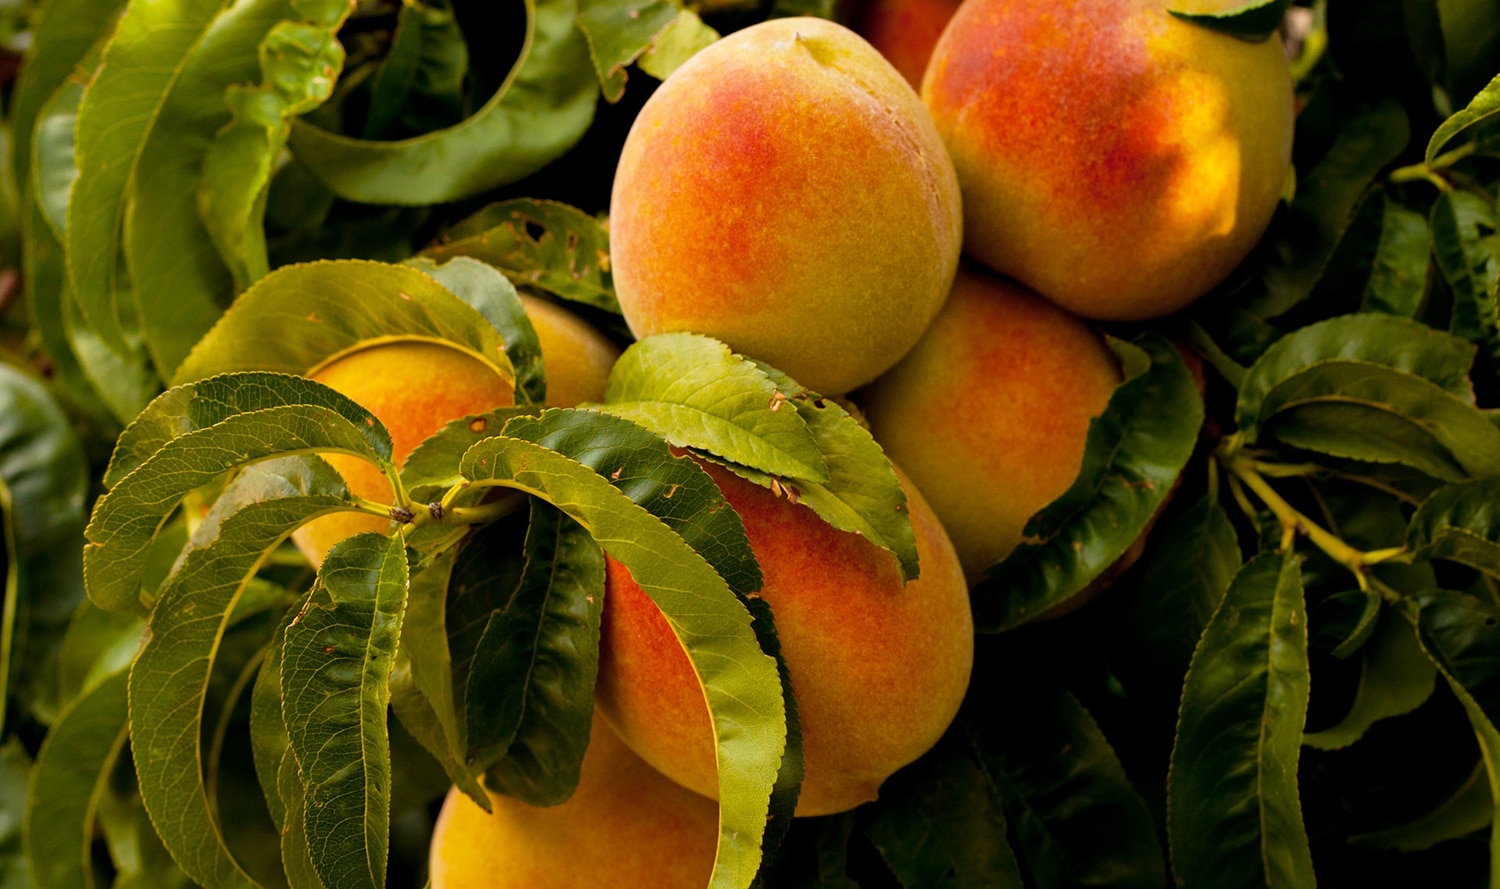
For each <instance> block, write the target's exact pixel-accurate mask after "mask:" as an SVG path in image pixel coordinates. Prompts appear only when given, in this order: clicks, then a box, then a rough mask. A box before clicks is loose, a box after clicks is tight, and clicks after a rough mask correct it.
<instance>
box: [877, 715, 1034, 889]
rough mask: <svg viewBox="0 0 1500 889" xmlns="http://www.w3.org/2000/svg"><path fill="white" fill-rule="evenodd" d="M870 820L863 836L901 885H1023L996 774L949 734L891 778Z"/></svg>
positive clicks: (971, 888) (979, 888)
mask: <svg viewBox="0 0 1500 889" xmlns="http://www.w3.org/2000/svg"><path fill="white" fill-rule="evenodd" d="M866 818H867V819H868V820H867V822H866V824H865V826H864V830H865V834H866V836H868V837H869V838H870V842H871V843H873V844H874V846H875V848H876V850H877V851H878V852H879V853H880V857H881V858H882V859H884V861H885V863H886V865H887V866H888V867H889V868H890V869H891V871H892V872H893V873H894V874H895V875H896V878H897V879H898V880H900V881H901V885H903V886H911V887H916V886H952V887H954V889H1012V887H1014V889H1020V887H1022V886H1024V885H1025V883H1024V882H1023V881H1022V879H1021V871H1020V867H1019V866H1018V865H1017V863H1016V855H1015V852H1013V851H1012V850H1011V848H1010V843H1009V842H1008V841H1007V839H1006V835H1005V832H1006V830H1005V829H1006V824H1005V812H1004V810H1003V809H1002V807H1001V804H1000V796H999V792H998V790H997V789H996V787H995V782H994V778H993V776H991V775H990V774H988V773H987V772H986V771H985V770H984V769H983V768H982V767H981V766H980V765H979V764H978V763H976V762H975V761H974V759H973V758H972V756H971V755H970V753H969V751H968V750H966V749H965V745H964V744H963V742H962V741H960V740H959V739H957V738H956V737H954V736H952V735H949V736H947V737H945V738H944V739H943V740H941V741H939V742H938V744H937V746H936V747H934V748H933V749H932V750H931V751H929V752H928V753H927V755H925V756H923V757H922V758H921V759H919V760H917V761H916V762H915V763H913V764H911V765H909V766H907V767H906V768H905V769H902V770H901V771H899V772H897V773H896V774H895V775H893V776H891V778H890V779H888V780H887V781H886V783H885V785H884V786H883V787H881V789H880V799H878V800H876V801H875V803H874V804H873V805H872V806H870V807H869V810H868V811H867V813H866Z"/></svg>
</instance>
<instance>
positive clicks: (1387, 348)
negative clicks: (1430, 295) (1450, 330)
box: [1235, 314, 1500, 481]
mask: <svg viewBox="0 0 1500 889" xmlns="http://www.w3.org/2000/svg"><path fill="white" fill-rule="evenodd" d="M1472 360H1473V346H1472V345H1470V344H1469V343H1467V342H1465V341H1463V340H1461V339H1459V338H1457V337H1453V336H1450V335H1448V334H1444V333H1440V332H1438V331H1434V330H1432V329H1431V328H1429V327H1427V326H1425V325H1423V324H1420V323H1418V322H1416V321H1411V320H1408V319H1404V318H1397V317H1394V316H1390V315H1375V314H1369V315H1348V316H1344V317H1340V318H1333V319H1329V320H1328V321H1324V322H1320V323H1317V324H1312V325H1309V326H1307V327H1304V328H1302V329H1301V330H1298V331H1296V332H1295V333H1292V334H1288V335H1287V336H1286V337H1284V338H1282V339H1281V340H1279V341H1278V342H1277V343H1276V344H1275V345H1274V346H1272V347H1271V348H1270V349H1267V350H1266V353H1265V354H1264V355H1263V356H1262V357H1261V359H1260V360H1259V361H1257V362H1256V363H1255V365H1254V366H1252V367H1251V368H1250V371H1249V373H1247V374H1246V376H1245V381H1244V383H1243V385H1242V386H1241V387H1240V393H1239V403H1238V404H1237V406H1236V409H1235V415H1236V420H1237V422H1238V423H1239V425H1240V428H1241V430H1242V431H1243V433H1244V435H1245V438H1246V441H1247V442H1249V443H1254V442H1256V441H1257V440H1259V438H1260V437H1261V436H1262V434H1269V435H1272V436H1274V437H1276V438H1278V439H1280V440H1281V441H1284V442H1286V443H1287V444H1291V445H1293V446H1296V447H1302V448H1307V449H1309V450H1315V451H1318V452H1320V453H1326V454H1332V455H1334V456H1337V457H1347V458H1351V459H1356V460H1368V461H1372V462H1395V463H1401V464H1403V465H1406V466H1410V467H1412V468H1415V469H1418V470H1421V471H1422V472H1425V473H1428V474H1429V475H1431V476H1433V477H1434V478H1438V479H1442V480H1446V481H1457V480H1460V479H1463V478H1466V477H1469V476H1471V475H1472V476H1483V475H1495V474H1500V429H1497V428H1496V427H1495V425H1494V424H1493V423H1491V422H1490V421H1489V420H1488V419H1487V418H1486V417H1485V416H1484V414H1482V413H1481V412H1479V411H1478V410H1477V409H1476V408H1475V407H1474V406H1473V404H1474V393H1473V388H1472V386H1471V385H1470V383H1469V378H1468V366H1469V363H1470V362H1471V361H1472Z"/></svg>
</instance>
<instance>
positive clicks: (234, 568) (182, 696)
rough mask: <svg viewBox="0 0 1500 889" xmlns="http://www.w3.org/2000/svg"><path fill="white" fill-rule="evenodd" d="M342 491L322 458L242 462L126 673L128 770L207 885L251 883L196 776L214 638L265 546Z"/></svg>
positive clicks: (185, 863) (166, 589)
mask: <svg viewBox="0 0 1500 889" xmlns="http://www.w3.org/2000/svg"><path fill="white" fill-rule="evenodd" d="M347 496H348V492H347V490H346V489H345V487H344V483H343V479H341V478H340V477H339V475H338V474H337V473H336V472H334V471H333V469H332V468H331V467H329V466H328V464H326V463H324V462H322V461H315V460H305V459H303V460H286V461H276V462H275V463H270V464H264V465H262V466H258V467H254V468H252V469H251V470H248V471H246V472H245V473H243V474H242V475H241V477H240V478H239V479H238V480H237V481H236V482H235V483H233V484H232V485H231V486H230V487H229V488H228V489H227V490H226V492H225V494H224V495H223V496H222V497H221V498H220V504H225V503H226V502H227V503H230V504H237V505H238V508H235V509H232V510H230V509H228V508H227V507H225V512H226V513H227V514H223V515H214V516H212V517H211V518H212V521H209V520H207V519H206V520H205V521H204V524H203V525H202V526H200V527H199V529H198V531H197V533H196V534H195V535H194V537H193V540H192V543H191V544H190V545H189V548H188V550H187V551H186V552H185V553H184V555H183V557H182V560H181V562H180V564H179V565H178V567H177V569H176V570H175V571H174V572H173V574H172V576H171V577H170V578H169V579H168V581H167V583H166V584H165V585H163V587H162V590H161V595H160V597H159V599H158V601H157V603H156V607H155V608H154V609H153V610H152V612H151V618H150V633H149V635H148V636H147V639H146V644H145V645H144V646H143V647H142V648H141V652H140V654H139V655H138V656H137V658H136V663H135V667H134V669H133V670H132V671H131V676H130V698H131V741H132V744H133V745H134V750H135V755H136V773H137V776H138V777H139V779H140V788H141V798H142V800H143V801H144V802H145V804H146V809H147V811H149V812H150V813H151V819H152V822H153V823H154V824H155V825H156V829H157V831H158V832H159V833H160V835H161V838H162V842H163V843H165V844H166V846H167V848H168V849H169V850H171V852H172V855H173V857H174V858H175V859H177V862H178V864H179V865H180V866H181V867H182V869H183V870H184V871H185V872H186V873H187V874H188V875H189V876H191V877H192V878H193V879H195V880H197V881H198V882H200V883H203V884H205V885H211V886H238V887H249V886H252V885H253V881H251V880H250V878H249V877H248V876H247V875H246V874H245V872H244V871H243V870H241V869H240V866H239V864H238V863H236V862H235V860H234V858H233V857H232V856H231V855H230V853H229V851H228V849H227V847H226V846H225V845H224V840H223V837H222V833H221V828H220V825H219V823H218V819H217V818H216V817H215V815H214V812H215V809H214V806H213V804H212V803H211V802H210V800H209V797H208V794H207V789H206V788H205V786H204V785H203V782H202V780H201V779H199V778H198V776H200V775H201V774H202V768H203V762H202V759H203V755H204V751H203V750H202V749H201V747H200V743H199V738H200V734H201V732H202V720H203V714H202V711H201V710H200V707H201V706H202V702H203V700H204V697H205V696H206V694H207V692H208V687H209V682H210V680H211V678H212V671H213V666H214V657H215V653H216V651H217V647H218V645H219V644H220V641H221V640H222V638H223V636H224V633H225V632H226V630H227V628H228V626H229V622H230V616H231V614H232V613H233V612H234V610H235V609H236V607H237V605H238V603H239V601H240V600H241V599H242V598H243V597H244V596H245V594H246V588H247V586H248V585H249V583H250V580H251V578H252V577H253V575H254V572H255V570H256V568H257V567H258V566H259V565H260V564H261V562H262V561H263V560H264V557H265V554H266V552H267V551H268V550H269V549H271V548H272V547H274V546H275V545H276V544H277V543H278V542H279V541H280V540H282V539H284V538H285V537H287V536H288V535H289V534H290V533H291V532H292V531H293V530H294V529H295V528H296V527H298V526H299V525H301V524H303V523H304V522H306V521H309V520H310V519H312V518H314V517H316V516H319V515H323V514H325V513H327V512H330V511H336V510H338V509H341V508H343V507H344V504H345V502H346V498H347ZM216 508H217V507H216ZM252 706H253V702H252ZM185 776H186V778H187V780H186V781H185V780H184V778H185Z"/></svg>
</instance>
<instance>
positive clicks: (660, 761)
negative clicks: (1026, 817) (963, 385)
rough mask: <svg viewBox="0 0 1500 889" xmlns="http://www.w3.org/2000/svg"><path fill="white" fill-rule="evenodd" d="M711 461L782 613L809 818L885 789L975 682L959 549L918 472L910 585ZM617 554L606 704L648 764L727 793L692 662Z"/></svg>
mask: <svg viewBox="0 0 1500 889" xmlns="http://www.w3.org/2000/svg"><path fill="white" fill-rule="evenodd" d="M706 468H707V469H708V471H709V473H710V474H711V475H712V476H713V477H714V480H715V481H716V482H718V483H719V486H720V488H721V489H722V490H723V492H724V496H725V499H726V500H728V501H729V503H730V505H731V506H733V507H734V509H735V510H736V511H737V512H738V513H739V514H740V515H741V517H742V518H743V519H744V521H745V529H746V531H747V533H748V534H749V538H750V546H751V548H752V549H753V550H754V552H755V554H756V558H757V559H758V560H759V561H760V565H761V571H762V572H763V575H764V580H765V583H764V586H763V587H762V589H761V591H760V595H761V596H762V597H763V598H764V599H765V600H766V602H768V603H769V604H770V606H771V609H772V611H773V613H774V615H775V619H776V629H777V635H778V638H779V639H780V642H781V650H782V655H783V657H784V658H785V660H786V664H787V670H788V672H789V674H790V676H791V682H792V692H793V695H794V696H795V698H796V702H797V712H798V716H799V719H800V720H801V725H802V740H803V749H804V753H805V778H804V781H803V784H802V795H801V798H800V799H799V801H798V804H797V814H798V815H823V814H829V813H832V812H841V811H844V810H847V809H851V808H853V807H855V806H857V805H859V804H860V803H863V802H867V801H869V800H872V799H874V798H875V796H876V792H877V790H878V789H879V787H880V785H881V783H882V782H884V780H885V779H886V777H888V776H889V775H890V774H891V773H892V772H894V771H896V770H897V769H898V768H900V767H902V766H904V765H906V764H907V763H909V762H911V761H913V760H915V759H916V758H917V757H919V756H921V755H922V754H923V753H925V752H926V751H927V750H928V749H929V748H930V747H931V746H932V745H933V744H934V743H936V742H937V739H938V738H939V737H940V736H941V735H942V734H943V731H944V730H945V729H946V728H947V727H948V724H949V723H950V722H951V721H952V719H953V717H954V715H955V714H956V713H957V712H958V706H959V704H960V702H961V701H962V700H963V696H964V691H965V689H966V688H967V686H968V682H969V672H970V669H971V667H972V665H973V653H974V635H973V634H974V629H973V619H972V617H971V615H970V612H969V597H968V590H967V588H966V586H965V584H964V579H963V573H962V570H961V569H960V567H959V564H958V559H957V557H956V556H955V555H954V553H953V548H952V545H951V544H950V543H949V542H948V538H947V536H946V535H945V534H944V533H943V529H942V526H941V525H939V524H938V521H937V518H936V517H935V516H933V514H932V511H931V509H929V508H928V506H927V504H926V502H925V501H924V500H923V499H922V497H921V495H920V494H919V493H918V492H917V490H916V489H915V488H914V487H913V486H912V485H911V484H910V483H909V482H908V481H906V480H905V478H904V476H903V477H902V479H903V487H904V488H905V490H906V494H907V498H908V500H907V504H908V509H909V512H910V515H911V520H912V526H913V528H914V529H915V532H916V539H917V553H918V558H919V559H920V562H921V577H920V578H919V579H917V580H914V581H912V582H911V583H910V584H907V585H905V586H903V585H902V581H901V576H900V573H899V571H898V569H897V566H896V561H895V559H894V557H892V556H891V555H890V554H889V553H888V552H886V551H885V550H883V549H880V548H879V547H877V546H875V545H874V544H872V543H870V542H869V541H867V540H865V539H863V538H862V537H859V536H857V535H854V534H849V533H845V532H842V531H836V530H834V529H833V528H832V527H830V526H828V525H827V524H825V523H824V522H823V520H822V519H820V518H819V517H818V516H817V514H816V513H814V512H813V511H812V510H811V509H809V508H807V507H805V506H802V505H794V504H792V503H791V502H789V501H788V500H786V499H784V498H781V497H778V496H776V495H775V494H772V493H771V492H770V491H768V490H766V489H765V488H761V487H759V486H757V485H754V484H752V483H750V482H747V481H744V480H742V479H740V478H738V477H737V476H734V475H733V474H731V473H730V472H729V471H728V470H725V469H721V468H719V467H716V466H708V467H706ZM607 565H608V568H607V577H606V592H605V598H604V622H603V629H602V632H601V637H600V657H599V681H598V706H599V709H600V711H601V712H602V713H603V715H604V717H605V718H606V719H608V720H609V721H610V724H611V725H613V726H614V727H615V728H616V729H617V730H618V731H619V732H620V733H621V736H622V737H623V738H624V739H625V742H626V743H627V744H629V745H630V746H631V748H632V749H633V750H635V751H636V753H638V754H640V755H641V757H642V758H643V759H645V760H646V761H647V762H649V763H651V764H652V765H653V766H655V767H656V768H658V769H660V770H661V771H662V772H664V773H665V774H666V775H668V776H669V777H671V778H673V779H674V780H676V781H678V782H680V783H681V784H683V785H684V786H686V787H688V788H690V789H692V790H695V791H697V792H699V793H703V794H706V795H716V792H717V787H718V777H717V771H716V767H715V760H714V746H713V733H712V732H713V730H712V727H711V724H710V722H709V716H708V709H707V707H706V706H705V704H704V698H703V691H702V689H701V687H700V686H699V684H698V681H697V678H696V676H695V674H694V673H693V670H692V666H691V664H690V663H689V662H688V659H687V656H686V655H685V654H684V653H683V650H682V646H681V644H680V643H679V642H678V641H677V638H676V637H675V636H674V635H673V633H672V631H671V629H670V628H669V627H668V625H667V622H666V620H665V618H663V617H662V615H661V612H660V611H659V610H658V609H657V608H656V606H655V604H654V603H653V602H652V601H651V600H650V599H649V598H648V597H647V596H646V594H645V593H644V592H642V591H641V589H640V587H638V586H637V585H636V584H635V583H634V581H632V580H631V577H630V573H629V571H628V570H627V569H626V568H624V567H623V566H622V565H620V564H619V563H618V562H615V561H613V560H609V561H608V563H607Z"/></svg>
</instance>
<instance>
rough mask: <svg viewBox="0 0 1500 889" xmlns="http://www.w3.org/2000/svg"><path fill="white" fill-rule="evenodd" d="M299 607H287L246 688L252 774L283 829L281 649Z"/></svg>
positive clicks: (284, 743) (284, 747)
mask: <svg viewBox="0 0 1500 889" xmlns="http://www.w3.org/2000/svg"><path fill="white" fill-rule="evenodd" d="M299 610H300V609H299V608H292V609H288V611H287V613H286V614H284V615H283V616H282V618H281V623H280V625H279V626H277V627H276V632H275V633H274V634H273V635H272V636H271V645H270V647H269V648H267V649H266V658H265V660H264V661H262V662H261V665H260V673H259V674H257V675H256V677H255V687H254V688H252V689H251V690H250V753H251V756H252V757H253V759H254V762H255V776H256V778H257V779H258V780H259V781H260V788H261V793H262V794H264V796H265V798H266V809H267V810H268V812H269V813H270V815H271V823H272V824H274V825H275V826H276V829H277V830H278V831H282V832H285V831H286V828H287V824H286V803H285V802H284V801H283V800H282V798H281V790H280V787H279V786H278V782H279V781H280V771H281V761H282V759H283V758H284V757H285V756H287V755H288V749H287V745H288V744H289V743H290V741H289V740H288V738H287V732H286V720H285V719H283V718H282V716H281V649H282V647H283V646H284V644H285V641H286V628H287V625H288V624H290V623H291V622H292V621H293V620H294V619H295V618H296V617H297V613H298V611H299Z"/></svg>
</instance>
